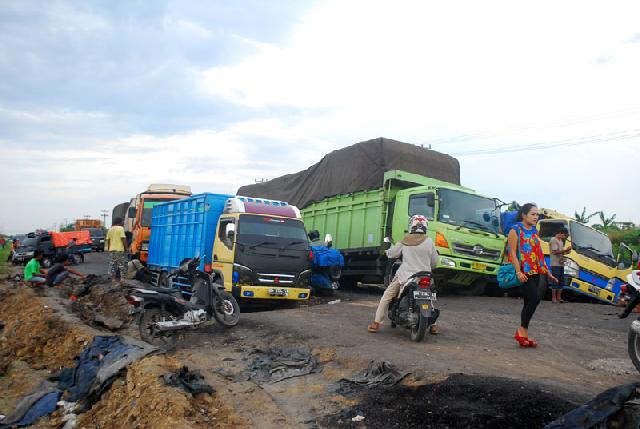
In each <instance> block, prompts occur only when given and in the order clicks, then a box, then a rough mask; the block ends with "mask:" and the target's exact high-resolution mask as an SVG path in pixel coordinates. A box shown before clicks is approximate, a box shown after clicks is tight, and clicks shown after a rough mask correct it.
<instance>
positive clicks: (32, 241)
mask: <svg viewBox="0 0 640 429" xmlns="http://www.w3.org/2000/svg"><path fill="white" fill-rule="evenodd" d="M37 245H38V237H32V238H31V237H26V238H25V239H24V240H22V241H21V242H20V247H36V246H37Z"/></svg>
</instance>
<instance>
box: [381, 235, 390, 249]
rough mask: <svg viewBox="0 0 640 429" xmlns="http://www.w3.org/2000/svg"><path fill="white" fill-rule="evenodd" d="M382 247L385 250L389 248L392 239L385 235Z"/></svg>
mask: <svg viewBox="0 0 640 429" xmlns="http://www.w3.org/2000/svg"><path fill="white" fill-rule="evenodd" d="M382 242H383V243H382V248H383V249H384V250H387V249H389V248H390V247H391V239H390V238H389V237H385V238H384V240H382Z"/></svg>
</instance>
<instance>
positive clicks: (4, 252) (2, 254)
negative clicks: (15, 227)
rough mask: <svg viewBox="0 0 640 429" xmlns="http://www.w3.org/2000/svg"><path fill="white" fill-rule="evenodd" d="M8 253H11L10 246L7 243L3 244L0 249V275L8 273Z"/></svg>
mask: <svg viewBox="0 0 640 429" xmlns="http://www.w3.org/2000/svg"><path fill="white" fill-rule="evenodd" d="M9 253H11V246H10V245H9V244H7V245H5V246H4V249H0V276H5V275H7V274H8V273H9V268H8V267H7V258H8V257H9Z"/></svg>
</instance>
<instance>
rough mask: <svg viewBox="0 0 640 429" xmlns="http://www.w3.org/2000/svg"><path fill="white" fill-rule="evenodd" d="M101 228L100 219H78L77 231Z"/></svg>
mask: <svg viewBox="0 0 640 429" xmlns="http://www.w3.org/2000/svg"><path fill="white" fill-rule="evenodd" d="M101 226H102V224H101V223H100V219H76V231H82V230H83V229H87V228H100V227H101Z"/></svg>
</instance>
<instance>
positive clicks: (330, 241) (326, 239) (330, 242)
mask: <svg viewBox="0 0 640 429" xmlns="http://www.w3.org/2000/svg"><path fill="white" fill-rule="evenodd" d="M324 245H325V246H327V247H331V246H332V245H333V237H332V236H331V234H327V235H325V236H324Z"/></svg>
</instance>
